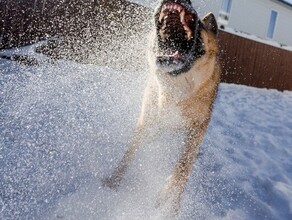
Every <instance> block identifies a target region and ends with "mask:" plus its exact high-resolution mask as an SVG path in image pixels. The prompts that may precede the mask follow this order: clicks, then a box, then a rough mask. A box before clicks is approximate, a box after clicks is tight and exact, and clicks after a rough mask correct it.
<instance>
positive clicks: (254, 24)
mask: <svg viewBox="0 0 292 220" xmlns="http://www.w3.org/2000/svg"><path fill="white" fill-rule="evenodd" d="M193 2H194V4H195V6H196V7H197V8H198V11H199V14H200V15H201V16H203V14H206V13H207V12H209V11H212V12H213V13H214V14H215V16H216V17H217V18H218V23H219V26H221V28H222V29H223V28H225V27H229V28H232V29H234V30H236V31H240V32H244V33H247V34H251V35H255V36H258V37H260V38H263V39H270V40H273V41H276V42H278V43H280V44H282V45H290V46H292V24H291V23H292V0H216V1H214V0H205V1H193Z"/></svg>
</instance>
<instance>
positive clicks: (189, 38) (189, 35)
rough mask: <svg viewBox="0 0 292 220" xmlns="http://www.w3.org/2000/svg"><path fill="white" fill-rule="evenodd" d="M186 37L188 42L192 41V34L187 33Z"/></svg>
mask: <svg viewBox="0 0 292 220" xmlns="http://www.w3.org/2000/svg"><path fill="white" fill-rule="evenodd" d="M187 37H188V40H191V39H192V32H191V31H188V32H187Z"/></svg>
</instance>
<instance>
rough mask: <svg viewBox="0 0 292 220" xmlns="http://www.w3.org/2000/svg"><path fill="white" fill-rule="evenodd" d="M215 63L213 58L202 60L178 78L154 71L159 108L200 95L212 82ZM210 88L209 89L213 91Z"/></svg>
mask: <svg viewBox="0 0 292 220" xmlns="http://www.w3.org/2000/svg"><path fill="white" fill-rule="evenodd" d="M216 62H217V61H216V57H215V56H214V57H213V58H212V59H209V58H203V59H202V60H199V61H198V62H197V63H196V64H195V65H194V66H193V67H192V68H191V69H190V70H189V71H188V72H186V73H183V74H181V75H178V76H171V75H169V74H167V73H162V72H161V71H159V70H156V72H155V77H156V79H157V82H158V86H159V106H160V107H165V106H168V105H173V104H179V103H180V102H182V101H184V100H185V99H187V98H189V97H193V96H195V95H199V94H201V93H202V90H206V89H208V88H206V87H205V84H206V82H208V81H210V80H211V81H212V76H213V74H214V72H215V69H214V68H215V66H216ZM215 84H216V83H214V86H215ZM209 85H210V84H209ZM211 85H212V83H211ZM212 87H213V86H211V88H209V89H213V88H212Z"/></svg>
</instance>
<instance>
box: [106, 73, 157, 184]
mask: <svg viewBox="0 0 292 220" xmlns="http://www.w3.org/2000/svg"><path fill="white" fill-rule="evenodd" d="M157 94H158V92H157V84H156V80H155V79H154V78H150V79H149V81H148V84H147V87H146V89H145V92H144V98H143V103H142V110H141V115H140V118H139V120H138V122H137V126H136V129H135V131H134V135H133V138H132V140H131V142H130V144H129V146H128V148H127V151H126V152H125V154H124V156H123V158H122V160H121V161H120V163H119V165H118V167H117V168H116V169H115V170H114V172H113V173H112V175H111V176H110V177H109V178H107V179H106V180H105V181H104V183H105V185H107V186H108V187H110V188H112V189H117V188H118V186H119V185H120V183H121V180H122V179H123V177H124V175H125V173H126V171H127V169H128V167H129V165H130V163H131V162H132V160H133V159H134V158H135V154H136V152H137V151H138V149H139V147H140V146H141V144H142V142H143V140H144V139H145V138H146V137H147V135H148V130H149V129H150V128H151V125H152V124H153V121H154V120H155V119H156V118H157V111H158V102H157Z"/></svg>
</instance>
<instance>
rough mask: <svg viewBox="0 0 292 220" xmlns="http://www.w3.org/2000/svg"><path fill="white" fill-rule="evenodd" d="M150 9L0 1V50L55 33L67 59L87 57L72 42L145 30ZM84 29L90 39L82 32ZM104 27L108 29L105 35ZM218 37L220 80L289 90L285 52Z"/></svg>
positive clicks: (115, 2) (105, 2) (53, 0)
mask: <svg viewBox="0 0 292 220" xmlns="http://www.w3.org/2000/svg"><path fill="white" fill-rule="evenodd" d="M99 6H101V7H99ZM151 13H152V12H151V10H150V9H146V8H145V7H142V6H138V5H136V4H133V3H129V2H127V1H125V0H83V1H82V0H62V1H57V0H19V1H8V0H2V1H1V0H0V49H1V48H9V47H17V46H23V45H26V44H30V43H33V42H35V41H38V40H40V39H44V38H46V37H47V36H52V35H55V34H60V35H63V36H67V37H68V36H69V37H68V39H69V40H68V41H67V43H68V42H69V43H70V45H69V46H67V49H68V48H73V49H72V50H73V51H72V52H70V53H68V54H70V56H71V57H68V54H67V55H66V56H67V57H68V58H72V56H75V57H78V58H80V57H82V56H83V57H84V59H83V60H88V58H87V57H85V56H84V55H82V54H80V53H78V52H79V51H80V50H78V48H79V47H80V45H78V46H76V45H77V44H78V43H79V44H81V45H86V44H87V45H88V48H93V47H94V46H92V45H93V44H92V45H90V42H91V43H92V41H93V40H96V39H98V38H100V37H103V38H108V40H111V39H110V36H112V35H114V34H116V36H115V38H118V37H119V36H118V34H119V31H117V30H119V29H121V28H123V29H126V30H127V31H130V32H131V30H132V32H137V31H142V30H143V29H147V28H148V26H147V25H148V24H147V22H146V23H145V20H149V19H148V17H149V16H151V15H150V14H151ZM129 17H131V19H129ZM145 17H146V18H145ZM133 18H134V19H133ZM127 19H128V20H127ZM141 19H142V20H143V21H142V20H141ZM125 21H126V22H125ZM113 22H114V24H113V26H112V27H109V25H112V23H113ZM126 23H127V24H126ZM105 26H106V27H107V28H106V29H105V28H104V27H105ZM85 29H88V31H87V32H90V34H91V36H93V38H95V39H93V40H92V39H88V36H87V35H86V36H84V33H85V32H84V30H85ZM101 29H102V31H100V30H101ZM133 29H135V31H133ZM105 30H107V31H109V33H106V37H105V36H104V35H105V34H104V33H105ZM101 33H102V34H103V36H101ZM117 33H118V34H117ZM129 35H130V33H129ZM219 38H220V49H221V54H220V57H221V58H220V59H221V64H222V68H223V74H222V81H223V82H227V83H237V84H244V85H248V86H255V87H259V88H272V89H278V90H281V91H283V90H290V91H292V52H291V51H287V50H283V49H281V48H276V47H273V46H269V45H266V44H263V43H259V42H255V41H253V40H249V39H246V38H243V37H240V36H236V35H234V34H230V33H227V32H224V31H220V34H219ZM122 40H124V39H122ZM74 47H75V49H74ZM60 48H61V47H59V49H60ZM76 48H77V49H76ZM61 50H62V48H61ZM85 51H86V50H85ZM59 53H62V51H61V52H59ZM48 54H54V52H52V53H51V51H49V52H48ZM74 54H75V55H74ZM86 54H88V53H86ZM110 56H112V55H111V54H110ZM63 58H66V57H63ZM73 59H74V57H73Z"/></svg>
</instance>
